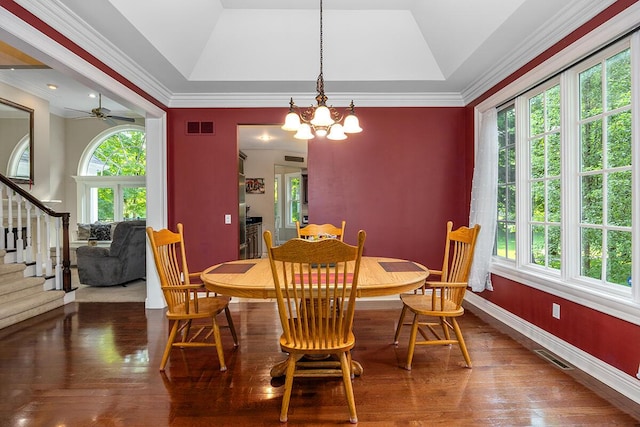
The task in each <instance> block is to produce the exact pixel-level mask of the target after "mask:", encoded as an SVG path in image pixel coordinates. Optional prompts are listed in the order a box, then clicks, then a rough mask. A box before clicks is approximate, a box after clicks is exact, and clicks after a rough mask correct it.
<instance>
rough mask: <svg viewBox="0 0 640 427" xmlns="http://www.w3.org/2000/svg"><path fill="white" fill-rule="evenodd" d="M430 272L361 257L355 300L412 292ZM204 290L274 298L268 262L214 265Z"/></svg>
mask: <svg viewBox="0 0 640 427" xmlns="http://www.w3.org/2000/svg"><path fill="white" fill-rule="evenodd" d="M428 275H429V270H428V269H427V268H426V267H425V266H423V265H422V264H418V263H417V262H413V261H407V260H403V259H397V258H382V257H368V256H363V257H362V261H361V263H360V274H359V276H358V289H357V296H358V297H359V298H362V297H380V296H388V295H397V294H401V293H403V292H409V291H413V290H414V289H417V288H419V287H420V286H422V284H423V283H424V281H425V279H426V278H427V276H428ZM200 278H201V279H202V282H203V283H204V285H205V287H206V288H207V289H208V290H210V291H212V292H217V293H219V294H222V295H227V296H232V297H240V298H263V299H268V298H275V297H276V290H275V287H274V284H273V275H272V274H271V266H270V265H269V259H268V258H258V259H243V260H238V261H230V262H223V263H221V264H216V265H213V266H211V267H209V268H207V269H206V270H204V271H203V272H202V274H201V275H200Z"/></svg>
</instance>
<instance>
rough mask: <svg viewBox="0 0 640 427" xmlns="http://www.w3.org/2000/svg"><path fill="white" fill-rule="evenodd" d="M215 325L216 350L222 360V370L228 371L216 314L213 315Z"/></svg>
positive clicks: (213, 325)
mask: <svg viewBox="0 0 640 427" xmlns="http://www.w3.org/2000/svg"><path fill="white" fill-rule="evenodd" d="M212 327H213V339H214V342H215V343H216V351H217V352H218V360H219V361H220V370H221V371H223V372H224V371H226V370H227V365H225V364H224V351H223V348H222V338H221V337H220V327H219V326H218V322H217V321H216V316H213V320H212Z"/></svg>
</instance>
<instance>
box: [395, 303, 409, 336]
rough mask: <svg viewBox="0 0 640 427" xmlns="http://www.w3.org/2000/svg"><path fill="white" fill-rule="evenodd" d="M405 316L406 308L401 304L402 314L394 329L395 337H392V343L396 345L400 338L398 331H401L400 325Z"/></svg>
mask: <svg viewBox="0 0 640 427" xmlns="http://www.w3.org/2000/svg"><path fill="white" fill-rule="evenodd" d="M406 314H407V306H406V305H404V304H402V312H400V320H398V327H397V328H396V335H395V336H394V337H393V343H394V344H395V345H398V337H399V336H400V329H402V323H403V322H404V316H405V315H406Z"/></svg>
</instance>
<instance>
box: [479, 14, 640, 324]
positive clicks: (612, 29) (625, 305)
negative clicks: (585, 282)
mask: <svg viewBox="0 0 640 427" xmlns="http://www.w3.org/2000/svg"><path fill="white" fill-rule="evenodd" d="M637 22H640V3H636V4H635V5H633V6H630V7H629V8H627V9H626V10H625V12H624V13H622V14H619V15H617V16H615V17H613V18H612V19H610V20H609V21H607V22H606V23H604V24H603V25H601V26H600V27H599V28H598V29H597V30H595V31H592V32H591V33H589V34H587V35H585V36H584V37H582V38H581V39H580V40H578V41H577V42H575V43H573V44H572V45H570V46H568V47H567V48H565V49H564V50H562V51H561V52H559V53H558V54H556V55H554V56H553V57H552V58H550V59H549V60H547V61H545V62H544V63H543V64H541V65H539V66H538V67H536V68H535V69H533V70H532V71H530V72H528V73H527V74H525V75H523V76H521V77H520V78H518V79H516V80H515V81H514V82H513V83H511V84H509V85H507V86H505V87H504V88H502V89H501V90H499V91H498V92H496V93H495V94H493V95H491V96H489V97H488V98H487V99H485V100H484V101H482V102H481V103H479V104H478V105H477V106H476V107H475V110H476V111H475V117H478V116H479V115H480V114H482V113H483V112H484V111H486V110H488V109H489V108H495V106H496V105H501V104H504V103H505V102H506V101H507V100H509V99H512V98H514V97H515V96H516V95H517V94H520V93H523V92H525V91H526V90H527V88H530V87H533V86H535V85H536V84H537V83H538V82H540V81H543V80H545V79H546V78H547V77H548V76H551V75H553V74H555V73H556V72H557V71H558V70H560V69H562V68H564V67H565V66H566V65H567V64H570V63H574V62H576V61H577V60H579V59H580V58H584V57H585V56H587V55H588V54H589V53H590V52H593V51H595V50H597V49H598V48H600V47H601V46H605V45H606V44H608V43H609V42H610V41H611V40H613V39H615V38H617V37H618V36H619V35H621V34H624V33H625V32H627V31H630V30H631V29H633V28H634V27H635V26H636V25H637ZM639 45H640V35H639V34H638V33H635V34H633V35H632V37H631V46H632V49H633V50H636V49H637V48H638V46H639ZM632 68H633V69H634V70H640V55H634V54H632ZM638 74H640V73H638V72H636V73H634V74H633V75H632V88H633V91H634V93H638V89H637V88H639V87H640V85H639V80H640V77H639V76H638ZM565 83H566V82H565ZM568 86H571V85H566V84H564V85H563V86H561V90H563V91H565V90H566V89H563V88H565V87H568ZM572 95H573V94H571V93H566V92H563V93H562V94H561V96H562V97H567V96H572ZM632 102H633V105H632V109H633V111H634V112H635V113H634V114H635V115H636V116H637V113H638V111H640V105H639V104H640V100H639V99H638V97H634V98H633V101H632ZM517 108H518V107H517V105H516V115H517V120H518V117H521V116H522V114H521V112H520V111H518V109H517ZM563 114H566V113H563ZM564 119H566V117H563V120H564ZM478 126H479V123H478V121H477V120H476V121H475V127H476V128H475V135H476V144H477V136H478V134H479V128H478ZM572 127H573V126H563V135H562V136H563V137H566V136H568V135H566V134H565V133H567V132H572V131H571V130H568V129H567V128H572ZM639 128H640V126H634V128H633V153H632V156H633V159H632V162H633V164H634V165H635V167H634V172H633V182H638V179H639V178H640V177H638V176H637V175H638V172H637V171H638V165H640V138H639V135H640V129H639ZM516 155H518V154H517V153H516ZM571 155H572V154H570V153H565V152H564V151H563V152H562V157H563V162H564V161H569V160H570V157H571ZM517 173H518V174H520V172H517ZM568 175H569V174H567V173H566V172H565V173H563V178H562V179H563V180H566V179H571V178H570V177H569V176H568ZM563 184H566V183H565V182H563ZM563 188H570V187H563ZM516 191H518V188H516ZM569 191H571V193H570V194H574V195H576V191H577V190H575V189H573V188H571V189H570V190H569ZM576 197H577V196H576ZM633 198H634V202H635V203H634V205H633V208H632V211H633V214H632V215H633V218H632V227H633V230H640V188H638V186H634V187H633ZM564 205H565V204H563V206H564ZM574 205H575V204H574ZM517 209H522V207H521V206H517ZM516 213H517V217H518V218H520V217H521V215H520V213H521V211H516ZM562 215H563V218H568V217H570V215H571V213H570V212H567V211H566V209H565V208H564V207H563V211H562ZM518 227H520V225H518ZM518 230H519V232H521V229H520V228H518ZM566 234H567V233H563V239H565V236H566ZM562 243H563V266H564V265H566V262H567V261H568V260H566V259H564V257H565V256H570V255H567V254H568V252H570V251H567V249H566V248H569V247H570V246H569V244H570V243H569V242H566V241H565V240H563V242H562ZM637 246H640V245H636V246H634V253H633V256H632V264H633V271H632V277H635V278H639V279H636V282H638V281H640V248H638V247H637ZM520 249H521V248H520V247H519V246H518V253H519V254H520ZM517 256H519V255H517ZM574 256H575V254H574ZM491 272H492V273H494V274H496V275H499V276H501V277H504V278H506V279H509V280H513V281H516V282H518V283H521V284H524V285H526V286H530V287H532V288H535V289H539V290H541V291H543V292H546V293H549V294H551V295H556V296H558V297H561V298H564V299H567V300H569V301H573V302H575V303H578V304H581V305H583V306H586V307H589V308H592V309H594V310H597V311H600V312H602V313H605V314H608V315H611V316H614V317H617V318H620V319H624V320H625V321H628V322H631V323H633V324H636V325H640V286H639V285H638V284H637V283H636V285H635V286H633V287H632V290H631V298H629V294H626V295H618V294H616V293H615V292H611V290H610V289H608V290H607V292H606V293H605V292H603V291H602V290H600V289H598V287H594V286H582V284H581V283H580V281H578V280H573V281H571V282H570V281H568V280H567V278H566V274H567V273H566V269H565V270H564V271H563V275H562V276H558V277H552V276H551V275H549V274H539V273H538V272H536V271H535V269H526V268H524V266H522V265H521V262H520V261H516V262H512V261H509V260H506V259H503V258H500V257H494V258H493V262H492V266H491ZM571 274H572V275H573V276H574V277H575V272H571Z"/></svg>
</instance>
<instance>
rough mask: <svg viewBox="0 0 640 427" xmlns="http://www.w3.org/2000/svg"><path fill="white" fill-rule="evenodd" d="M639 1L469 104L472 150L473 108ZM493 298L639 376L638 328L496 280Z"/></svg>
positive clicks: (615, 9) (623, 1)
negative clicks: (556, 314)
mask: <svg viewBox="0 0 640 427" xmlns="http://www.w3.org/2000/svg"><path fill="white" fill-rule="evenodd" d="M637 1H638V0H618V1H617V2H615V3H614V4H612V5H611V6H610V7H609V8H607V9H606V10H604V11H603V12H602V13H600V14H599V15H597V16H596V17H595V18H594V19H592V20H591V21H589V22H587V23H586V24H585V25H583V26H581V27H580V28H578V29H577V30H576V31H574V32H572V33H571V34H570V35H569V36H567V37H566V38H565V39H563V40H561V41H560V42H558V43H557V44H556V45H554V46H553V47H552V48H550V49H548V50H547V51H545V52H543V53H542V54H541V55H539V56H538V57H537V58H536V59H534V60H533V61H531V62H530V63H528V64H525V65H524V66H523V67H521V68H520V69H519V70H518V71H517V72H515V73H514V74H512V75H511V76H509V77H507V78H506V79H504V80H503V81H502V82H500V83H498V84H497V85H496V86H494V87H493V88H492V89H491V90H489V91H487V92H486V93H485V94H483V95H482V96H480V97H479V98H478V99H477V100H475V101H473V102H472V103H470V104H469V105H468V106H467V108H468V111H467V116H466V119H467V125H466V128H467V135H468V136H469V144H471V143H472V141H473V139H472V136H473V120H474V117H473V108H472V107H474V106H475V105H477V104H479V103H480V102H482V101H483V100H484V99H487V98H488V97H489V96H491V95H492V94H494V93H496V92H497V91H498V90H500V89H502V88H503V87H505V86H507V85H508V84H509V83H511V82H513V81H515V80H516V79H517V78H519V77H521V76H522V75H524V74H525V73H527V72H528V71H530V70H532V69H533V68H535V66H537V65H539V64H540V63H542V62H544V61H545V60H546V59H549V58H550V57H552V56H553V55H554V54H556V53H558V52H559V51H560V50H562V49H563V48H564V47H566V46H568V45H570V44H571V43H573V42H574V41H576V40H579V39H580V37H583V36H584V35H586V34H587V33H589V32H590V31H592V30H594V29H596V31H597V26H598V25H601V24H602V23H604V22H606V21H607V20H609V19H611V18H612V17H614V16H616V15H617V14H618V13H620V12H622V11H624V10H625V9H626V8H628V7H629V6H631V5H633V4H634V3H636V2H637ZM492 281H493V288H494V290H493V291H492V292H489V291H485V292H483V293H481V294H479V295H480V296H481V297H483V298H485V299H487V300H488V301H491V302H492V303H494V304H496V305H498V306H500V307H502V308H503V309H505V310H507V311H509V312H511V313H513V314H515V315H516V316H518V317H520V318H522V319H524V320H526V321H527V322H529V323H531V324H533V325H536V326H538V327H540V328H541V329H543V330H545V331H547V332H549V333H551V334H553V335H555V336H557V337H558V338H560V339H562V340H564V341H566V342H568V343H570V344H572V345H574V346H576V347H577V348H579V349H581V350H583V351H585V352H587V353H589V354H591V355H593V356H594V357H596V358H598V359H600V360H602V361H604V362H606V363H608V364H610V365H611V366H614V367H616V368H618V369H620V370H621V371H624V372H626V373H628V374H629V375H632V376H635V374H636V372H637V370H638V361H639V359H638V357H639V356H638V343H640V326H638V325H635V324H632V323H629V322H626V321H624V320H622V319H618V318H616V317H613V316H609V315H606V314H604V313H601V312H598V311H596V310H593V309H591V308H588V307H585V306H583V305H580V304H576V303H573V302H571V301H567V300H564V299H562V298H558V297H555V296H553V295H551V294H549V293H546V292H543V291H539V290H537V289H534V288H531V287H529V286H527V285H526V284H522V283H517V282H514V281H511V280H508V279H506V278H504V277H500V276H495V275H494V276H493V279H492ZM554 302H555V303H557V304H560V307H561V310H560V311H561V315H560V320H558V319H554V318H553V317H552V316H551V309H552V304H553V303H554Z"/></svg>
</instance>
